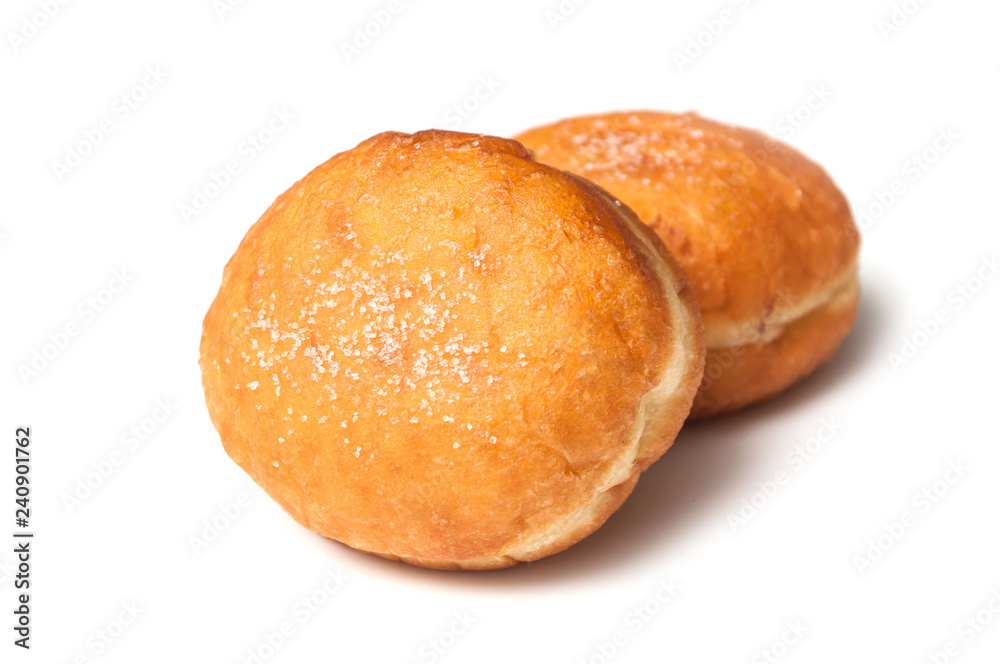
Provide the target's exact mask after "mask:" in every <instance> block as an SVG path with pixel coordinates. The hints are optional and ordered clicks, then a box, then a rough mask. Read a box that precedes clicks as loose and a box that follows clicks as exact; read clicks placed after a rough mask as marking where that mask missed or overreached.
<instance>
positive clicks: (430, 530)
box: [200, 131, 704, 569]
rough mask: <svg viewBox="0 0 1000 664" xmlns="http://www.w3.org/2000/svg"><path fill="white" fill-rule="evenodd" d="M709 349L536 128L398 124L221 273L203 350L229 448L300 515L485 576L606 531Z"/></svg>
mask: <svg viewBox="0 0 1000 664" xmlns="http://www.w3.org/2000/svg"><path fill="white" fill-rule="evenodd" d="M703 362H704V336H703V331H702V328H701V322H700V318H699V315H698V307H697V304H696V302H695V299H694V296H693V294H692V293H691V290H690V288H689V287H688V284H687V280H686V278H685V276H684V273H683V271H682V270H681V268H680V266H679V265H677V263H676V262H675V261H674V260H673V258H672V257H671V256H670V254H669V253H668V252H667V250H666V248H665V247H664V246H663V244H662V243H661V242H660V241H659V240H658V239H657V238H656V235H655V234H654V233H652V232H650V231H649V230H648V229H647V228H646V227H645V226H644V225H643V224H642V223H641V222H640V221H639V220H638V218H637V217H636V216H635V214H634V213H633V212H631V210H629V209H628V208H627V207H625V206H623V205H620V204H617V203H615V201H614V200H613V199H611V198H610V197H609V196H608V195H607V193H606V192H604V191H603V190H601V189H600V188H598V187H597V186H595V185H593V184H591V183H590V182H587V181H586V180H583V179H581V178H578V177H576V176H573V175H569V174H566V173H562V172H560V171H557V170H555V169H553V168H551V167H549V166H545V165H543V164H539V163H537V162H535V161H534V160H533V159H532V158H531V156H530V154H529V153H528V151H527V150H525V149H524V147H523V146H521V145H520V144H519V143H517V142H515V141H511V140H507V139H501V138H494V137H490V136H481V135H472V134H460V133H454V132H445V131H425V132H420V133H417V134H414V135H408V134H400V133H385V134H380V135H378V136H375V137H373V138H371V139H369V140H366V141H364V142H363V143H361V144H360V145H359V146H357V147H356V148H354V149H352V150H348V151H347V152H343V153H341V154H338V155H336V156H335V157H333V158H332V159H330V160H329V161H327V162H326V163H324V164H322V165H320V166H319V167H317V168H316V169H314V170H313V171H312V172H311V173H309V174H308V175H307V176H306V177H305V178H303V179H302V180H300V181H299V182H298V183H296V184H295V185H293V186H292V187H291V188H290V189H289V190H288V191H286V192H285V193H283V194H282V195H281V196H279V197H278V199H277V200H276V201H275V202H274V203H273V204H272V205H271V207H270V208H269V209H268V210H267V211H266V212H265V213H264V215H263V216H262V217H261V218H260V220H259V221H258V222H257V223H256V224H255V225H254V226H253V227H252V228H251V229H250V230H249V232H248V233H247V234H246V237H245V238H244V239H243V241H242V243H241V244H240V246H239V248H238V249H237V251H236V253H235V255H234V256H233V257H232V259H231V260H230V261H229V263H228V264H227V265H226V269H225V271H224V274H223V280H222V286H221V288H220V289H219V293H218V295H217V297H216V299H215V301H214V302H213V303H212V305H211V308H210V309H209V311H208V314H207V315H206V317H205V322H204V329H203V334H202V340H201V359H200V364H201V368H202V374H203V382H204V388H205V395H206V401H207V404H208V409H209V412H210V414H211V417H212V421H213V423H214V424H215V427H216V429H217V430H218V432H219V435H220V437H221V438H222V442H223V445H224V447H225V449H226V451H227V453H228V454H229V455H230V456H231V457H232V458H233V460H234V461H236V463H238V464H239V465H240V466H241V467H242V468H243V469H244V470H245V471H246V472H247V473H249V474H250V476H251V477H252V478H253V479H254V480H255V481H256V482H257V483H258V484H259V485H260V486H261V487H263V488H264V489H265V490H266V491H267V492H268V493H269V494H270V495H271V496H272V497H273V498H274V499H275V500H276V501H277V502H278V503H280V504H281V506H282V507H283V508H284V509H285V510H286V511H287V512H288V513H289V514H290V515H292V516H293V517H294V518H295V519H296V520H297V521H299V522H300V523H301V524H303V525H304V526H306V527H308V528H310V529H312V530H314V531H316V532H318V533H321V534H323V535H325V536H327V537H330V538H333V539H336V540H339V541H341V542H344V543H345V544H348V545H350V546H352V547H355V548H357V549H361V550H364V551H369V552H371V553H375V554H377V555H380V556H383V557H386V558H391V559H398V560H402V561H404V562H407V563H411V564H414V565H420V566H424V567H434V568H444V569H488V568H498V567H506V566H509V565H513V564H515V563H516V562H518V561H522V560H535V559H538V558H541V557H543V556H547V555H549V554H552V553H556V552H558V551H561V550H562V549H565V548H566V547H568V546H570V545H571V544H573V543H575V542H577V541H578V540H580V539H582V538H583V537H585V536H587V535H588V534H590V533H591V532H593V531H594V530H595V529H597V528H598V527H599V526H600V525H601V524H602V523H603V522H604V521H605V519H607V518H608V516H609V515H610V514H611V513H612V512H614V511H615V510H616V509H617V508H618V507H619V505H621V504H622V502H623V501H624V500H625V498H626V497H627V496H628V494H629V493H630V492H631V490H632V488H633V487H634V486H635V483H636V481H637V480H638V477H639V473H641V472H642V471H643V470H645V469H646V468H647V467H648V466H649V465H650V464H651V463H652V462H653V461H655V460H656V459H657V458H659V456H660V455H661V454H663V452H664V451H665V450H666V449H667V448H668V447H669V446H670V445H671V443H672V442H673V440H674V437H675V436H676V434H677V431H678V430H679V429H680V427H681V425H682V424H683V422H684V420H685V418H686V417H687V415H688V412H689V410H690V405H691V402H692V400H693V399H694V395H695V393H696V391H697V388H698V385H699V384H700V382H701V375H702V369H703Z"/></svg>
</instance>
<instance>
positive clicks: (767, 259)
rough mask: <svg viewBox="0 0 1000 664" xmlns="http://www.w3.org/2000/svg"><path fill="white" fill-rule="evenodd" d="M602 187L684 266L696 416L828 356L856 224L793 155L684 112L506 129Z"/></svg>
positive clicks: (543, 157)
mask: <svg viewBox="0 0 1000 664" xmlns="http://www.w3.org/2000/svg"><path fill="white" fill-rule="evenodd" d="M516 138H517V140H519V141H520V142H522V143H523V144H524V145H525V146H526V147H527V148H529V149H530V150H531V151H533V153H534V155H535V156H536V158H537V159H538V160H539V161H541V162H543V163H547V164H549V165H552V166H555V167H556V168H560V169H564V170H566V171H569V172H572V173H576V174H578V175H581V176H583V177H586V178H587V179H589V180H592V181H593V182H595V183H596V184H598V185H600V186H601V187H604V188H605V189H607V190H608V191H609V192H611V193H612V194H613V195H614V196H616V197H618V198H619V199H620V200H621V201H623V202H624V203H625V204H626V205H628V206H629V207H631V208H632V209H633V210H635V212H636V213H637V214H638V215H639V217H640V218H641V219H642V220H643V221H645V222H646V223H647V224H649V226H650V227H651V228H652V229H653V230H654V231H655V232H656V234H657V235H658V236H659V237H660V239H662V240H663V241H664V243H666V245H667V247H668V248H669V249H670V251H671V253H672V254H673V255H674V256H675V257H676V258H677V260H678V261H679V262H680V264H681V265H682V266H683V267H684V270H685V271H686V273H687V275H688V278H689V279H690V280H691V284H692V287H693V288H694V290H695V293H696V295H697V298H698V302H699V305H700V307H701V313H702V318H703V320H704V325H705V339H706V342H707V346H708V354H707V357H706V360H705V376H704V382H703V383H702V385H701V388H700V389H699V391H698V395H697V397H696V398H695V403H694V406H693V408H692V413H691V416H692V418H703V417H708V416H711V415H715V414H717V413H724V412H729V411H734V410H738V409H740V408H743V407H744V406H747V405H750V404H752V403H755V402H759V401H761V400H764V399H766V398H768V397H771V396H773V395H775V394H777V393H779V392H781V391H782V390H784V389H786V388H787V387H789V386H790V385H792V384H794V383H796V382H797V381H799V380H801V379H802V378H804V377H806V376H807V375H809V374H810V373H812V372H813V371H814V370H815V369H816V368H817V367H818V366H820V365H821V364H823V363H824V362H826V361H827V360H828V359H830V358H831V357H832V356H833V354H834V353H835V352H836V350H837V348H838V347H839V346H840V344H841V342H842V341H843V339H844V338H845V337H846V336H847V334H848V333H849V332H850V330H851V328H852V327H853V326H854V322H855V318H856V316H857V309H858V301H859V297H860V290H859V283H858V276H857V274H858V263H857V261H858V250H859V234H858V231H857V228H856V226H855V224H854V219H853V217H852V215H851V211H850V208H849V206H848V203H847V201H846V200H845V198H844V196H843V194H842V193H841V192H840V190H839V189H838V188H837V187H836V185H835V184H834V183H833V181H832V180H831V179H830V177H829V176H828V175H827V174H826V173H825V172H824V171H823V169H822V168H820V167H819V166H817V165H816V164H815V163H813V162H811V161H809V160H808V159H807V158H806V157H804V156H803V155H802V154H800V153H798V152H796V151H795V150H793V149H792V148H790V147H788V146H786V145H783V144H781V143H779V142H777V141H775V140H773V139H771V138H768V137H767V136H765V135H763V134H761V133H759V132H756V131H751V130H748V129H742V128H739V127H733V126H729V125H723V124H719V123H717V122H713V121H711V120H707V119H704V118H702V117H700V116H698V115H696V114H694V113H687V114H682V115H677V114H669V113H662V112H648V111H647V112H632V113H628V112H621V113H610V114H605V115H593V116H587V117H578V118H571V119H568V120H563V121H561V122H557V123H555V124H551V125H548V126H544V127H540V128H537V129H532V130H529V131H527V132H524V133H522V134H520V135H519V136H517V137H516Z"/></svg>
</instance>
